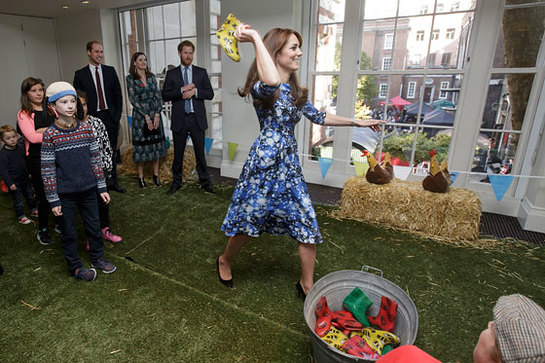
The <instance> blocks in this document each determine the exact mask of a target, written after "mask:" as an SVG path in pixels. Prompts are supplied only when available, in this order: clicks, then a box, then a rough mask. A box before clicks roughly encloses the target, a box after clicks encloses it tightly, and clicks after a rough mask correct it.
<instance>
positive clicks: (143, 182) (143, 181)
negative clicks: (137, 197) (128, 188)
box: [138, 178, 147, 189]
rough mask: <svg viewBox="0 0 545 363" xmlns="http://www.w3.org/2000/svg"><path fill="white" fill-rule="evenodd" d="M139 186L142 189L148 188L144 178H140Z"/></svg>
mask: <svg viewBox="0 0 545 363" xmlns="http://www.w3.org/2000/svg"><path fill="white" fill-rule="evenodd" d="M138 186H139V187H140V189H146V187H147V185H146V181H145V180H144V178H138Z"/></svg>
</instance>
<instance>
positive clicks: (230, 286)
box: [216, 257, 234, 289]
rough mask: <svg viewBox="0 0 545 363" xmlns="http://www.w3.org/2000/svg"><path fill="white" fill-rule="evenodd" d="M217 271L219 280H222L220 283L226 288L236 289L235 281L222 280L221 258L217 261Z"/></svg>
mask: <svg viewBox="0 0 545 363" xmlns="http://www.w3.org/2000/svg"><path fill="white" fill-rule="evenodd" d="M216 269H217V270H218V279H219V280H220V282H221V283H222V284H223V285H224V286H227V287H228V288H230V289H232V288H233V287H234V284H233V279H232V278H231V279H230V280H224V279H222V278H221V275H220V258H219V257H218V259H217V260H216Z"/></svg>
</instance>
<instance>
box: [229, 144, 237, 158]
mask: <svg viewBox="0 0 545 363" xmlns="http://www.w3.org/2000/svg"><path fill="white" fill-rule="evenodd" d="M237 148H238V144H237V143H236V142H227V150H229V160H231V161H233V159H234V157H235V153H236V152H237Z"/></svg>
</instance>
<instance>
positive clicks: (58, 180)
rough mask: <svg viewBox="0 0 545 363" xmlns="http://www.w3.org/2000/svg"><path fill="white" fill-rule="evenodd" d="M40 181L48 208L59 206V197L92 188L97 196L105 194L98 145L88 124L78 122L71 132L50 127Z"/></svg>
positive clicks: (47, 133)
mask: <svg viewBox="0 0 545 363" xmlns="http://www.w3.org/2000/svg"><path fill="white" fill-rule="evenodd" d="M42 179H43V182H44V189H45V196H46V198H47V201H48V202H49V204H50V206H51V207H52V208H53V207H57V206H60V205H61V201H60V199H59V194H65V193H77V192H83V191H87V190H89V189H92V188H95V187H96V188H97V189H98V192H99V193H103V192H106V191H107V189H106V182H105V180H104V173H103V171H102V163H101V162H100V153H99V150H98V144H97V142H96V140H95V137H94V136H93V130H92V129H91V126H90V125H89V124H88V123H86V122H79V121H78V122H77V124H76V126H75V127H74V128H71V129H61V128H59V127H57V126H56V125H55V124H52V125H51V126H49V128H48V129H47V130H46V131H45V132H44V135H43V140H42Z"/></svg>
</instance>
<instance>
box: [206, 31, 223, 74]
mask: <svg viewBox="0 0 545 363" xmlns="http://www.w3.org/2000/svg"><path fill="white" fill-rule="evenodd" d="M210 55H211V57H210V59H211V63H212V64H211V68H210V69H209V70H208V72H209V73H220V72H221V56H222V49H221V46H220V44H219V41H218V37H216V35H215V34H214V35H211V36H210Z"/></svg>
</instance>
